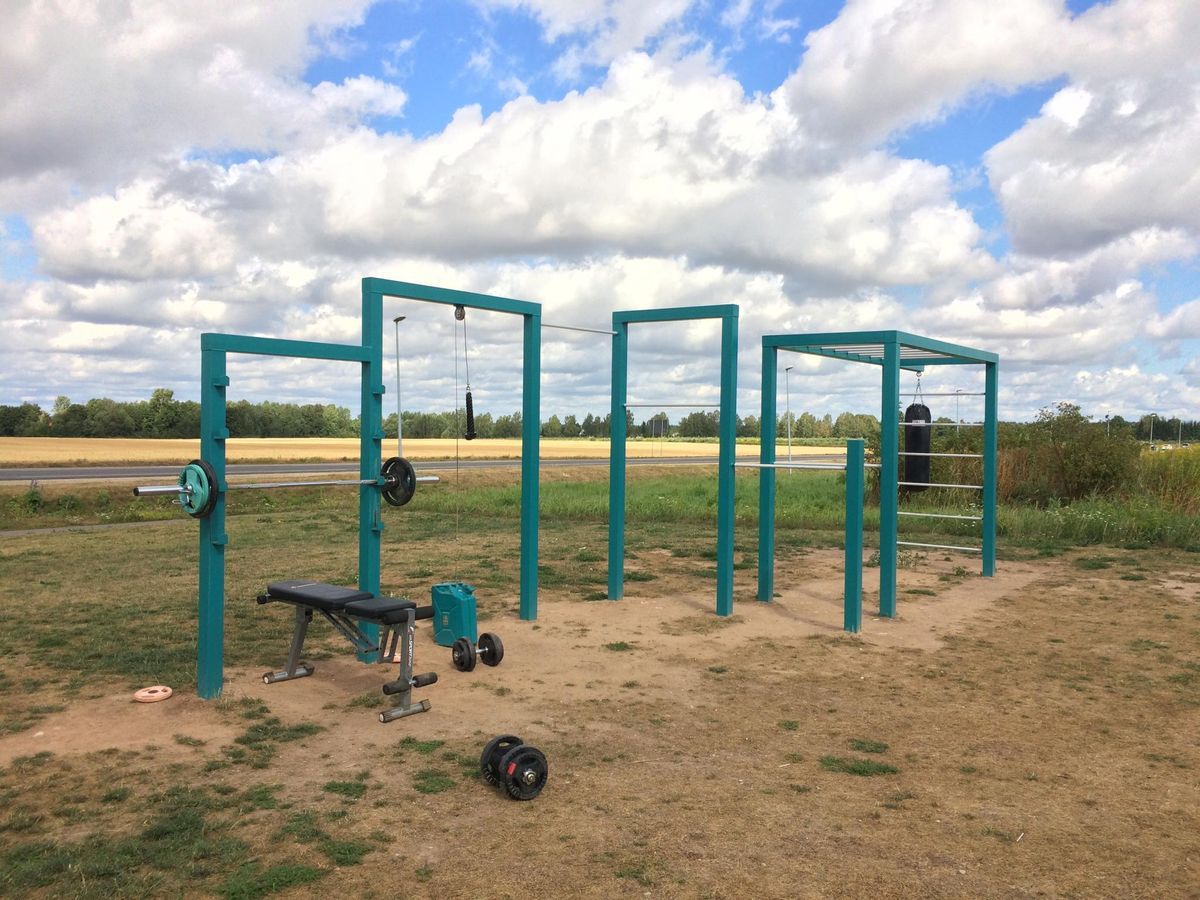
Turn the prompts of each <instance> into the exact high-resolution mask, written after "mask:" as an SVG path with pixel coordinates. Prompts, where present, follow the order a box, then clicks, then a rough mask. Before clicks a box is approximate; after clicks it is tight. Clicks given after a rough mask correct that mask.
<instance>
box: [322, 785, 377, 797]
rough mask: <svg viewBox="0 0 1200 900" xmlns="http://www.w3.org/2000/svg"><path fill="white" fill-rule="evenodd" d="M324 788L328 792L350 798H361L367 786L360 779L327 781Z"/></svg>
mask: <svg viewBox="0 0 1200 900" xmlns="http://www.w3.org/2000/svg"><path fill="white" fill-rule="evenodd" d="M324 790H325V791H327V792H328V793H330V794H338V795H339V796H342V797H348V798H350V799H351V800H358V799H360V798H362V796H363V795H364V794H366V792H367V786H366V785H365V784H363V783H362V782H361V781H327V782H325V787H324Z"/></svg>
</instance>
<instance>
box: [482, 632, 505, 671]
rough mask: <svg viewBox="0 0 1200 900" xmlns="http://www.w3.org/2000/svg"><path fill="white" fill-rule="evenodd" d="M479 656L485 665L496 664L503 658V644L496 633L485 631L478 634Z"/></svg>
mask: <svg viewBox="0 0 1200 900" xmlns="http://www.w3.org/2000/svg"><path fill="white" fill-rule="evenodd" d="M479 658H480V659H481V660H483V664H484V665H485V666H498V665H500V660H502V659H504V644H502V643H501V642H500V636H499V635H498V634H492V633H491V632H490V631H485V632H484V633H483V634H481V635H480V636H479Z"/></svg>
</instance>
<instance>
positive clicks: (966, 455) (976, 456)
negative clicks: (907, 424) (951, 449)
mask: <svg viewBox="0 0 1200 900" xmlns="http://www.w3.org/2000/svg"><path fill="white" fill-rule="evenodd" d="M900 455H901V456H939V457H952V458H954V459H983V454H982V453H917V452H916V451H908V450H904V451H901V453H900Z"/></svg>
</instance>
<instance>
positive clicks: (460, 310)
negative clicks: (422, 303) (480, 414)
mask: <svg viewBox="0 0 1200 900" xmlns="http://www.w3.org/2000/svg"><path fill="white" fill-rule="evenodd" d="M454 318H455V319H456V320H458V321H459V322H462V323H463V326H462V328H463V365H464V366H465V367H466V370H467V396H466V400H467V430H466V431H465V432H464V433H463V440H464V441H473V440H475V438H476V437H477V436H478V435H477V434H476V432H475V400H474V398H473V397H472V396H471V358H470V356H469V355H468V352H467V310H466V307H464V306H462V305H461V304H459V305H456V306H455V307H454Z"/></svg>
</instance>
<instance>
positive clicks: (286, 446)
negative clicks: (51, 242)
mask: <svg viewBox="0 0 1200 900" xmlns="http://www.w3.org/2000/svg"><path fill="white" fill-rule="evenodd" d="M457 444H458V446H457V453H458V455H459V456H461V457H462V458H464V459H516V458H517V457H519V456H520V455H521V442H520V441H519V440H516V439H509V438H491V439H487V440H482V439H481V440H475V441H458V442H457ZM226 446H227V448H228V454H229V457H228V458H229V461H230V462H264V461H271V462H275V461H278V462H318V461H329V462H334V461H338V460H345V459H357V458H358V438H230V439H229V441H227V442H226ZM395 447H396V444H395V441H393V440H387V441H384V443H383V452H384V455H385V456H388V455H391V454H392V453H394V452H395ZM627 447H628V454H629V456H631V457H639V458H646V457H654V456H667V457H672V456H674V457H679V456H696V457H704V456H709V457H711V456H715V455H716V453H717V444H716V443H715V442H713V443H689V442H683V441H656V440H631V441H629V442H628V444H627ZM792 452H793V453H794V454H796V455H801V454H814V453H815V454H820V455H829V454H831V453H840V452H842V450H841V448H838V447H794V448H793V450H792ZM455 453H456V448H455V441H454V440H453V439H437V438H429V439H425V438H422V439H409V440H406V441H405V442H404V455H405V456H407V457H408V458H410V459H453V458H454V456H455ZM737 453H738V456H746V457H755V456H757V455H758V446H757V445H754V444H739V445H738V448H737ZM540 454H541V457H542V458H543V459H605V458H607V457H608V441H607V440H583V439H570V438H543V439H542V441H541V449H540ZM199 455H200V441H199V440H196V439H179V440H173V439H165V440H146V439H136V438H54V437H33V438H11V437H10V438H0V466H10V467H11V466H86V465H115V464H119V463H131V464H132V463H149V464H154V463H159V464H163V465H170V464H174V463H182V462H186V461H187V460H189V459H195V458H196V457H197V456H199Z"/></svg>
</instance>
